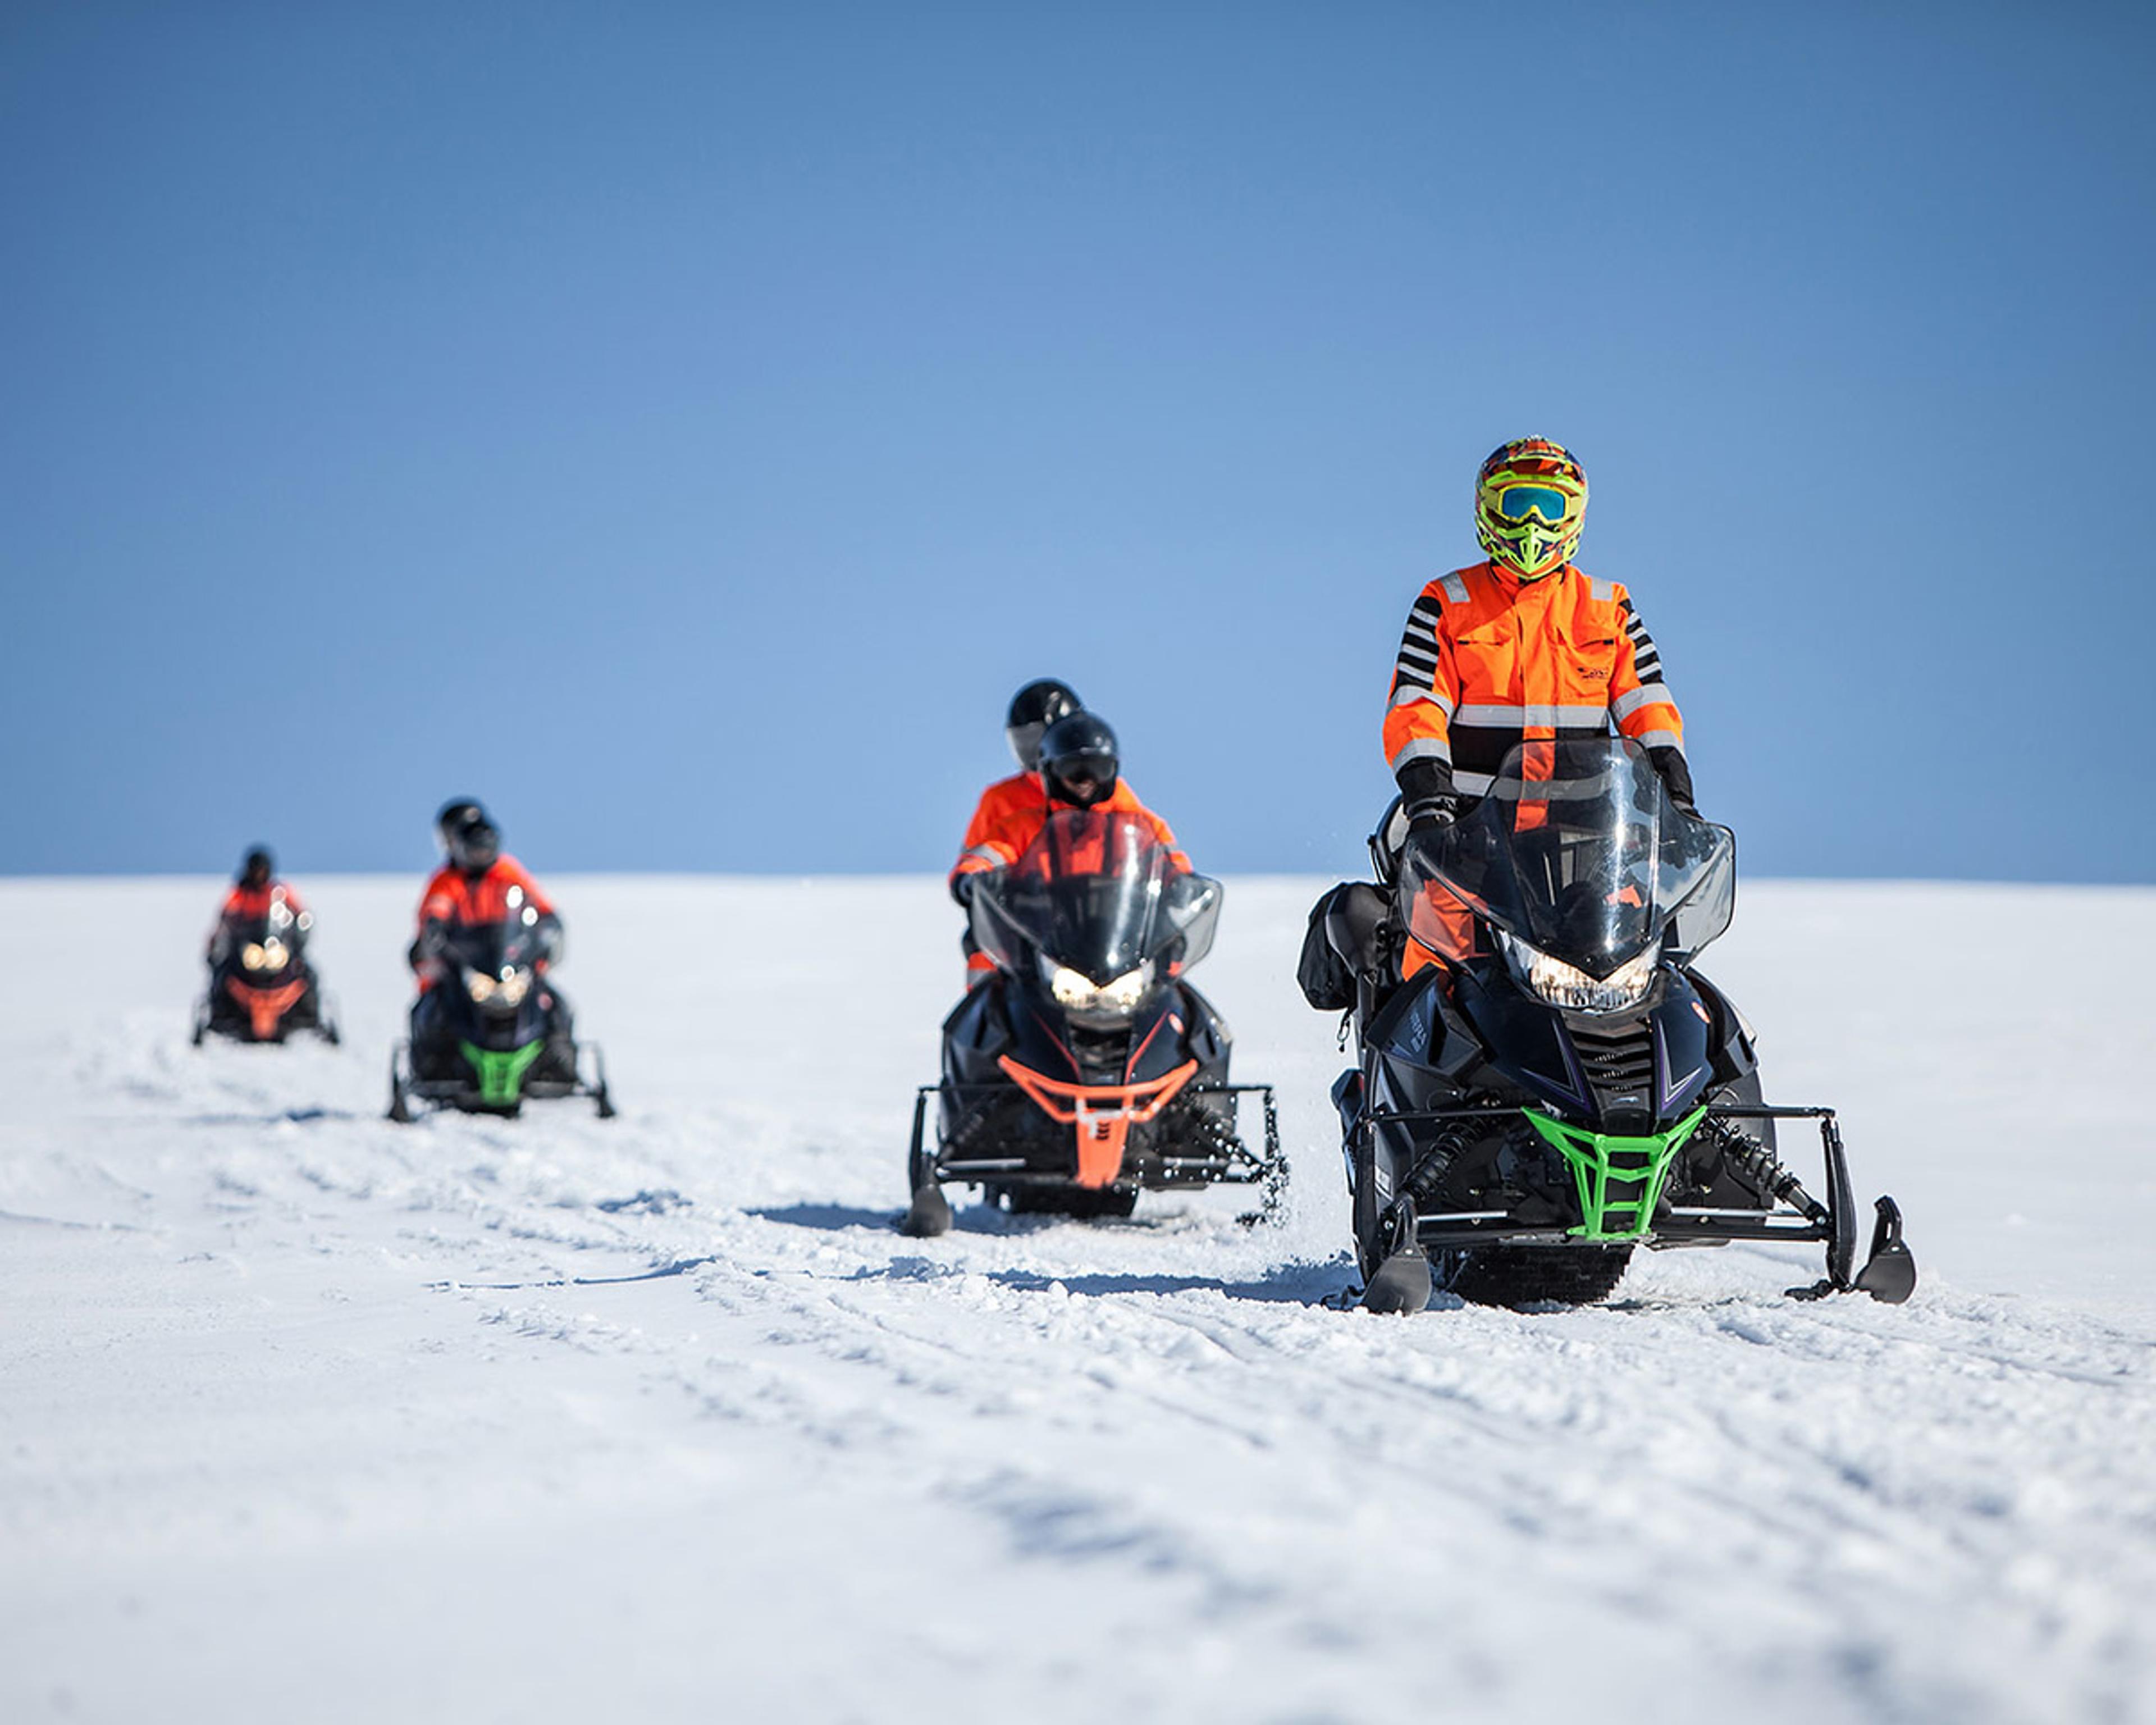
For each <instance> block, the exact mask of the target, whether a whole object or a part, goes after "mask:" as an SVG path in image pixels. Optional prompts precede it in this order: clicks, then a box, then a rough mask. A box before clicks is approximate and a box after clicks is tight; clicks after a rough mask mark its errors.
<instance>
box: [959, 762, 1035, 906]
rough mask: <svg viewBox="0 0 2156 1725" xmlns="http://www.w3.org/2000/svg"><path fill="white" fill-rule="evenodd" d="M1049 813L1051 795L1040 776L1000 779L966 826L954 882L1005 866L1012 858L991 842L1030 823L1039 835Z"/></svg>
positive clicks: (1026, 774) (982, 797) (986, 792)
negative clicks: (1042, 784) (963, 876)
mask: <svg viewBox="0 0 2156 1725" xmlns="http://www.w3.org/2000/svg"><path fill="white" fill-rule="evenodd" d="M1047 813H1048V793H1047V792H1046V791H1045V790H1043V789H1042V788H1040V775H1039V773H1013V774H1011V776H1010V777H1009V778H999V779H998V780H997V781H996V782H995V783H993V784H992V785H990V786H989V787H988V789H986V790H984V791H983V792H982V793H981V800H980V802H979V803H978V804H976V805H975V807H974V809H973V819H971V820H969V821H968V822H967V823H966V837H965V840H964V842H963V844H962V845H961V846H960V847H959V850H958V860H957V862H955V863H953V864H952V865H951V880H952V883H953V884H954V885H955V884H956V883H957V879H958V877H959V875H968V874H972V873H973V872H974V871H975V870H979V869H1000V868H1002V867H1004V865H1007V864H1008V863H1009V861H1010V860H1011V859H1010V857H1009V856H1006V855H1004V852H1003V850H1000V849H998V848H997V847H996V846H994V845H991V844H990V843H989V841H990V840H991V839H993V838H995V836H996V835H997V834H999V833H1004V832H1009V831H1014V830H1016V829H1019V828H1020V827H1021V826H1023V825H1024V824H1027V823H1030V824H1031V831H1032V832H1034V833H1037V832H1039V830H1040V824H1041V822H1042V821H1043V820H1045V819H1046V818H1047ZM1013 854H1014V855H1015V853H1013Z"/></svg>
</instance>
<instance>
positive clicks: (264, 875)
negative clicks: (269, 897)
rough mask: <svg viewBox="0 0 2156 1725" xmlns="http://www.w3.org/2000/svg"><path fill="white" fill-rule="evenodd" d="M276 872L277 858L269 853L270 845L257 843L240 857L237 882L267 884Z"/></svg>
mask: <svg viewBox="0 0 2156 1725" xmlns="http://www.w3.org/2000/svg"><path fill="white" fill-rule="evenodd" d="M276 872H277V859H276V858H275V857H274V856H272V855H270V854H269V846H268V845H256V846H255V847H254V850H250V851H249V852H248V853H247V855H245V856H244V857H243V858H241V859H240V864H239V884H240V885H241V886H254V887H262V886H268V885H269V881H270V879H271V877H272V876H273V875H275V874H276Z"/></svg>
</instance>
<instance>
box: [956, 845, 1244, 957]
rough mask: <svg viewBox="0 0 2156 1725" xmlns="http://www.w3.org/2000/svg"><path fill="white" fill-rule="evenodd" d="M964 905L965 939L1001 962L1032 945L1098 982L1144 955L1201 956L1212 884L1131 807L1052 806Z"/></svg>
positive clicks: (1215, 915)
mask: <svg viewBox="0 0 2156 1725" xmlns="http://www.w3.org/2000/svg"><path fill="white" fill-rule="evenodd" d="M972 905H973V938H974V939H975V940H976V941H978V942H980V946H981V950H982V951H983V952H986V953H988V956H989V957H992V958H993V959H994V960H995V961H996V963H998V964H1000V965H1002V966H1003V967H1004V968H1005V969H1007V970H1011V971H1023V970H1024V969H1025V968H1026V967H1027V966H1029V964H1031V963H1032V962H1033V959H1032V957H1031V956H1030V954H1032V953H1039V954H1040V955H1042V956H1044V957H1047V958H1048V959H1050V961H1052V962H1053V963H1056V964H1059V965H1062V966H1065V967H1067V968H1070V969H1071V970H1075V971H1076V972H1078V973H1080V974H1081V975H1083V976H1085V977H1087V978H1090V979H1091V981H1093V982H1094V983H1098V984H1102V985H1106V984H1107V983H1112V982H1114V981H1116V979H1117V978H1122V977H1127V976H1128V975H1129V974H1130V973H1132V972H1133V971H1135V970H1137V968H1138V967H1139V966H1141V965H1142V964H1145V963H1147V962H1148V961H1150V960H1159V961H1163V963H1166V964H1168V965H1169V966H1172V967H1173V968H1176V969H1185V968H1188V967H1189V966H1191V965H1193V964H1195V963H1197V962H1198V961H1199V959H1200V958H1202V957H1204V956H1205V952H1206V950H1207V949H1208V948H1209V947H1211V946H1212V944H1213V928H1214V923H1215V922H1218V921H1219V916H1220V883H1219V881H1218V880H1208V879H1207V878H1206V877H1205V876H1204V875H1193V874H1191V873H1189V872H1188V871H1187V870H1182V869H1178V867H1177V866H1176V865H1175V862H1174V860H1173V857H1172V856H1171V855H1170V854H1169V851H1168V847H1167V846H1166V845H1163V844H1162V843H1161V842H1160V841H1159V840H1158V839H1156V838H1155V837H1154V836H1153V833H1152V828H1151V827H1149V826H1147V824H1146V823H1145V822H1144V821H1142V820H1141V819H1138V818H1137V816H1135V815H1131V814H1114V813H1111V812H1109V811H1107V810H1106V809H1058V810H1056V811H1055V813H1054V814H1050V816H1049V818H1048V822H1047V824H1046V825H1045V826H1044V827H1042V829H1041V830H1040V836H1039V838H1037V839H1034V841H1033V843H1032V844H1031V845H1029V846H1028V847H1027V848H1026V850H1025V854H1024V855H1022V856H1021V857H1019V860H1018V861H1017V862H1016V863H1014V864H1013V865H1011V866H1010V867H1009V868H1008V869H1005V870H1001V871H1000V872H999V873H997V874H994V875H987V876H984V877H983V879H982V881H981V884H980V885H979V886H978V887H977V888H975V889H974V891H973V901H972Z"/></svg>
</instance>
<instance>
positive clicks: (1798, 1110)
mask: <svg viewBox="0 0 2156 1725" xmlns="http://www.w3.org/2000/svg"><path fill="white" fill-rule="evenodd" d="M1398 830H1399V816H1398V810H1397V805H1395V809H1394V810H1393V811H1390V812H1389V827H1388V826H1387V825H1381V827H1380V829H1379V833H1378V834H1377V835H1373V839H1372V841H1371V852H1372V855H1373V860H1375V862H1376V864H1377V871H1378V880H1379V883H1380V886H1379V887H1375V888H1373V887H1370V886H1350V887H1344V888H1338V889H1336V890H1335V891H1334V893H1333V894H1332V895H1330V896H1329V899H1330V903H1329V906H1325V907H1324V909H1325V914H1324V916H1323V917H1322V927H1317V926H1314V927H1313V929H1312V937H1313V939H1315V938H1317V937H1318V936H1319V935H1320V934H1321V933H1323V934H1324V935H1326V936H1327V937H1328V938H1329V939H1330V941H1331V942H1332V947H1333V950H1334V951H1335V952H1337V953H1338V954H1339V955H1340V957H1342V958H1343V959H1347V961H1348V963H1347V967H1346V968H1348V969H1350V970H1352V971H1353V973H1354V982H1353V989H1354V999H1353V1004H1352V1005H1351V1006H1349V1007H1348V1009H1347V1012H1348V1019H1349V1021H1351V1022H1352V1023H1353V1026H1354V1029H1355V1030H1356V1033H1357V1036H1358V1064H1357V1065H1356V1066H1354V1067H1353V1069H1351V1070H1348V1071H1347V1072H1344V1073H1342V1075H1341V1077H1340V1080H1339V1081H1338V1082H1337V1084H1336V1085H1335V1086H1334V1087H1333V1092H1332V1095H1333V1101H1334V1103H1335V1105H1336V1106H1337V1108H1338V1110H1339V1113H1340V1119H1341V1125H1342V1146H1343V1150H1344V1153H1345V1156H1346V1160H1347V1185H1348V1190H1349V1194H1350V1196H1351V1199H1352V1201H1353V1228H1354V1240H1355V1253H1356V1257H1357V1260H1358V1263H1359V1265H1360V1267H1361V1269H1362V1271H1363V1277H1364V1288H1363V1295H1362V1303H1363V1305H1364V1306H1365V1307H1368V1308H1369V1309H1371V1310H1373V1311H1385V1312H1414V1311H1419V1310H1421V1309H1422V1307H1424V1306H1425V1305H1427V1304H1428V1302H1429V1301H1430V1296H1431V1293H1432V1291H1433V1290H1434V1288H1443V1289H1445V1290H1446V1291H1450V1292H1451V1293H1454V1294H1456V1295H1458V1296H1460V1297H1462V1298H1464V1299H1466V1300H1469V1301H1477V1302H1481V1303H1485V1304H1495V1305H1507V1306H1520V1305H1527V1304H1533V1303H1538V1302H1556V1303H1560V1304H1580V1303H1585V1302H1589V1301H1595V1300H1599V1299H1601V1298H1604V1296H1607V1295H1608V1294H1609V1293H1610V1292H1611V1291H1613V1290H1614V1288H1615V1287H1616V1286H1617V1284H1618V1281H1620V1278H1621V1277H1622V1276H1624V1274H1625V1267H1626V1265H1627V1263H1628V1262H1629V1260H1630V1258H1631V1255H1632V1253H1633V1251H1634V1250H1635V1248H1636V1247H1639V1246H1642V1245H1645V1246H1649V1247H1670V1246H1689V1245H1722V1244H1723V1243H1725V1242H1727V1241H1729V1240H1776V1241H1792V1240H1798V1241H1817V1242H1820V1243H1821V1244H1823V1245H1824V1246H1825V1256H1826V1274H1825V1277H1824V1278H1822V1279H1821V1280H1820V1281H1818V1282H1817V1283H1815V1284H1813V1285H1811V1286H1806V1287H1804V1288H1792V1289H1791V1290H1790V1293H1791V1294H1793V1295H1796V1296H1799V1297H1811V1298H1815V1297H1819V1296H1824V1295H1826V1294H1830V1293H1835V1292H1840V1291H1850V1290H1852V1289H1861V1290H1863V1291H1865V1292H1866V1293H1867V1294H1869V1295H1871V1296H1872V1297H1873V1298H1874V1299H1877V1300H1883V1301H1889V1302H1899V1301H1902V1300H1906V1299H1907V1298H1908V1296H1909V1294H1910V1292H1911V1291H1912V1289H1913V1288H1914V1286H1916V1279H1917V1271H1916V1262H1915V1260H1914V1259H1913V1258H1912V1256H1911V1255H1910V1252H1909V1250H1908V1247H1907V1245H1906V1243H1905V1242H1904V1241H1903V1240H1902V1216H1901V1212H1900V1210H1899V1209H1898V1208H1897V1206H1896V1204H1895V1203H1894V1200H1893V1199H1892V1198H1885V1197H1882V1198H1881V1199H1879V1200H1878V1201H1877V1204H1876V1215H1875V1223H1874V1229H1873V1234H1872V1238H1871V1248H1870V1251H1869V1254H1868V1255H1867V1258H1866V1262H1865V1264H1864V1266H1863V1267H1862V1268H1861V1269H1858V1268H1857V1267H1856V1247H1857V1240H1856V1235H1857V1230H1858V1227H1859V1218H1858V1215H1857V1213H1856V1199H1855V1196H1854V1193H1853V1189H1852V1187H1851V1179H1850V1173H1849V1164H1848V1159H1847V1157H1846V1155H1845V1151H1844V1148H1843V1144H1842V1139H1841V1133H1840V1127H1839V1124H1838V1122H1836V1120H1835V1113H1834V1111H1833V1110H1832V1109H1831V1108H1825V1107H1774V1106H1767V1105H1766V1104H1765V1103H1764V1102H1763V1101H1762V1091H1761V1086H1760V1080H1759V1070H1758V1059H1757V1056H1756V1054H1755V1052H1754V1049H1753V1033H1752V1029H1751V1027H1750V1026H1749V1024H1748V1023H1747V1022H1746V1020H1745V1019H1744V1018H1743V1014H1740V1013H1739V1012H1738V1009H1737V1008H1736V1006H1735V1005H1734V1004H1732V1002H1731V1001H1730V1000H1729V999H1728V998H1727V996H1725V995H1724V994H1723V993H1722V992H1721V991H1720V990H1719V989H1718V988H1716V987H1715V986H1714V985H1713V984H1712V983H1710V982H1709V981H1708V980H1707V978H1706V977H1704V976H1702V974H1700V973H1699V972H1698V971H1697V970H1696V969H1694V968H1692V960H1693V959H1694V957H1696V956H1697V954H1698V952H1700V951H1701V949H1702V947H1706V946H1707V944H1708V942H1711V941H1712V940H1714V939H1715V938H1716V937H1717V936H1718V935H1720V934H1721V933H1722V932H1723V930H1724V929H1726V928H1727V927H1728V926H1729V922H1730V917H1731V915H1732V911H1733V910H1734V908H1735V903H1736V839H1735V837H1734V835H1733V834H1732V833H1731V832H1730V831H1729V829H1727V828H1726V827H1721V826H1716V825H1713V824H1710V823H1709V822H1707V821H1704V820H1702V819H1698V818H1697V816H1695V815H1692V814H1687V813H1685V812H1683V811H1681V810H1680V809H1678V808H1677V807H1676V804H1675V803H1673V802H1671V799H1670V796H1669V793H1668V792H1667V790H1666V788H1664V787H1663V784H1662V783H1661V778H1659V777H1658V776H1657V775H1656V773H1655V771H1654V768H1653V767H1652V766H1651V765H1650V762H1649V761H1648V759H1647V757H1646V756H1645V752H1643V751H1642V750H1641V749H1640V747H1639V746H1638V745H1637V744H1636V743H1634V742H1631V741H1630V740H1629V739H1626V738H1623V737H1589V738H1579V739H1562V740H1558V741H1553V742H1526V743H1522V744H1521V745H1519V746H1517V747H1515V748H1514V749H1513V750H1512V752H1511V753H1510V754H1509V755H1508V756H1507V758H1506V760H1505V762H1503V764H1502V766H1501V768H1500V770H1499V772H1498V773H1497V775H1496V781H1495V783H1493V785H1492V786H1491V789H1490V791H1489V793H1487V794H1486V796H1485V797H1484V798H1482V800H1481V802H1480V803H1476V805H1475V806H1474V808H1473V809H1471V811H1470V812H1468V813H1466V814H1463V815H1462V816H1461V818H1460V819H1459V820H1457V821H1456V822H1455V823H1454V824H1451V825H1450V826H1446V827H1444V828H1441V829H1438V830H1437V831H1436V832H1435V833H1434V834H1417V835H1414V837H1413V838H1411V839H1406V840H1405V842H1404V844H1401V843H1399V842H1397V841H1395V842H1388V839H1389V835H1390V834H1397V833H1398ZM1382 889H1389V896H1384V895H1383V892H1382V891H1381V890H1382ZM1356 895H1363V902H1362V903H1361V905H1360V906H1358V904H1357V902H1356V901H1355V896H1356ZM1408 942H1413V943H1414V945H1416V946H1419V947H1422V948H1424V949H1425V950H1426V951H1427V952H1429V953H1430V954H1432V955H1434V956H1435V957H1436V958H1437V959H1439V960H1440V961H1441V962H1439V963H1430V964H1428V965H1426V966H1425V967H1424V968H1420V969H1418V970H1417V971H1416V972H1415V973H1414V974H1413V975H1410V976H1409V977H1407V978H1406V979H1405V980H1404V982H1403V981H1399V980H1396V979H1397V978H1399V977H1400V975H1401V968H1400V966H1399V957H1400V955H1401V954H1402V953H1403V952H1404V951H1405V950H1407V945H1408ZM1308 953H1309V949H1308V948H1307V947H1306V967H1307V965H1308V963H1309V957H1308ZM1350 954H1353V955H1354V957H1353V958H1350V957H1349V955H1350ZM1308 986H1309V984H1308V983H1307V982H1306V988H1308ZM1342 1034H1343V1039H1344V1036H1345V1025H1344V1024H1343V1030H1342ZM1795 1121H1809V1122H1815V1124H1816V1126H1817V1127H1818V1130H1819V1134H1820V1147H1821V1150H1822V1152H1823V1154H1824V1161H1825V1181H1824V1186H1823V1196H1820V1197H1815V1196H1814V1195H1813V1194H1812V1193H1811V1192H1810V1191H1809V1190H1807V1189H1806V1188H1805V1187H1804V1185H1803V1184H1802V1183H1800V1182H1799V1179H1798V1178H1797V1177H1796V1176H1795V1175H1794V1173H1791V1172H1790V1171H1789V1169H1788V1168H1785V1167H1784V1165H1783V1164H1782V1163H1781V1162H1780V1160H1779V1151H1778V1147H1777V1141H1776V1135H1775V1127H1776V1124H1777V1122H1795Z"/></svg>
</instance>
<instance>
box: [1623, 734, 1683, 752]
mask: <svg viewBox="0 0 2156 1725" xmlns="http://www.w3.org/2000/svg"><path fill="white" fill-rule="evenodd" d="M1632 741H1633V742H1636V743H1638V744H1639V745H1640V747H1641V748H1643V749H1675V750H1676V752H1678V753H1679V754H1682V753H1683V752H1685V747H1684V738H1682V737H1680V736H1678V735H1677V734H1676V732H1674V731H1642V732H1640V734H1639V735H1638V736H1637V737H1634V738H1633V739H1632Z"/></svg>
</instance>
